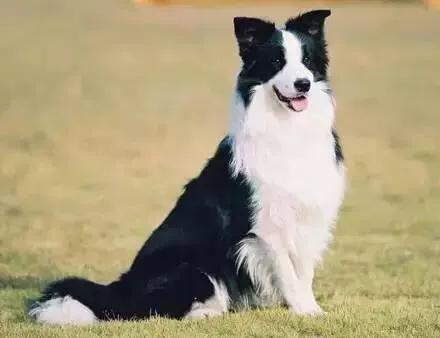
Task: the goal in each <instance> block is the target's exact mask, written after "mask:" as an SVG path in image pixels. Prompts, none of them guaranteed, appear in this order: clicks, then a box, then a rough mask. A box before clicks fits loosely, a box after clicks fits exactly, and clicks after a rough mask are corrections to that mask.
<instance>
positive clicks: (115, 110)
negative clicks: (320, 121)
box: [0, 0, 440, 337]
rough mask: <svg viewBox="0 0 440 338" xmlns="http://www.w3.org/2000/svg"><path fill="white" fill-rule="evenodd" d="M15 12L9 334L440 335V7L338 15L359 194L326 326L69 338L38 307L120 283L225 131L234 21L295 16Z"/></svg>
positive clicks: (110, 5) (328, 287)
mask: <svg viewBox="0 0 440 338" xmlns="http://www.w3.org/2000/svg"><path fill="white" fill-rule="evenodd" d="M1 7H2V9H1V11H0V22H1V29H0V51H1V58H0V60H1V61H0V74H1V81H0V336H1V337H16V336H29V337H55V336H70V337H84V336H92V337H93V336H114V337H121V336H127V337H129V336H170V337H177V336H178V337H188V336H201V337H203V336H236V337H243V336H254V337H256V336H272V337H276V336H292V337H294V336H313V337H316V336H340V337H354V336H364V337H376V336H395V337H402V336H418V337H434V336H437V337H438V336H440V315H439V313H440V259H439V257H440V226H439V225H440V210H439V203H440V155H439V151H438V149H439V148H440V135H439V132H438V130H439V125H440V124H439V123H440V114H439V108H438V107H439V104H440V102H439V100H438V98H439V93H440V80H439V76H438V74H439V73H440V63H439V60H440V43H439V41H440V40H439V36H440V25H439V22H440V12H428V11H425V10H424V9H422V8H419V7H416V6H415V5H400V6H397V5H387V6H383V5H379V4H377V5H369V6H366V5H363V6H361V5H357V6H341V7H335V8H334V14H333V16H332V17H331V18H330V20H329V26H328V32H329V34H328V36H329V40H330V48H331V56H332V73H333V83H334V86H335V88H336V93H337V99H338V129H339V131H340V134H341V137H342V140H343V145H344V148H345V154H346V158H347V166H348V173H349V176H350V184H349V191H348V193H347V198H346V201H345V203H344V207H343V210H342V213H341V218H340V221H339V224H338V227H337V230H336V234H335V242H334V244H333V245H332V247H331V249H330V251H329V253H328V254H327V255H326V258H325V261H324V264H323V265H322V267H321V268H320V269H319V271H318V274H317V279H316V283H315V289H316V294H317V297H318V299H319V301H320V303H321V305H322V306H323V308H324V309H325V310H326V311H328V313H329V314H328V316H327V317H325V318H301V317H296V316H294V315H291V314H289V313H288V312H287V311H286V310H284V309H268V310H260V311H252V312H247V313H239V314H231V315H227V316H224V317H222V318H216V319H213V320H209V321H205V320H202V321H181V322H179V321H172V320H166V319H153V320H149V321H143V322H138V323H134V322H126V323H105V324H99V325H96V326H93V327H87V328H72V327H65V328H64V327H63V328H60V327H45V326H41V325H37V324H35V323H33V322H31V321H30V320H28V319H27V318H26V316H25V312H24V311H25V304H26V301H27V300H28V299H29V298H32V297H35V296H36V295H38V292H39V290H41V288H42V287H43V286H44V285H45V284H46V283H47V282H48V281H50V280H53V279H55V278H57V277H60V276H66V275H80V276H84V277H88V278H92V279H94V280H97V281H100V282H109V281H111V280H113V279H114V278H116V277H117V276H118V274H119V273H121V272H123V271H124V270H125V269H126V268H127V267H128V266H129V264H130V262H131V260H132V259H133V256H134V255H135V254H136V252H137V250H138V249H139V248H140V246H141V245H142V243H143V241H144V240H145V239H146V237H147V236H148V234H149V233H150V232H151V230H152V229H153V228H154V227H155V226H157V224H158V223H159V222H160V221H161V219H163V217H164V216H165V215H166V213H167V211H168V210H169V209H170V207H171V206H172V204H173V202H174V200H175V198H176V196H177V195H178V194H179V192H180V191H181V187H182V185H183V183H185V182H186V180H187V179H188V178H191V177H192V176H194V175H195V174H196V173H197V172H198V170H199V169H200V168H201V166H202V164H203V163H204V161H205V160H206V158H207V157H208V156H210V154H212V152H213V150H214V149H215V146H216V144H217V142H218V141H219V139H220V138H221V137H222V135H223V134H224V133H225V130H226V128H227V119H228V108H229V102H230V95H231V88H232V86H233V82H234V74H235V72H236V70H237V67H238V57H237V51H236V47H235V42H234V38H233V32H232V24H231V21H232V17H233V16H234V15H260V16H266V17H270V18H273V19H276V20H277V21H278V22H279V23H281V22H282V20H283V19H285V17H286V16H287V15H294V14H295V13H296V12H297V9H295V8H293V7H286V6H284V7H261V6H260V7H254V8H247V7H224V8H202V9H192V8H185V7H183V8H182V7H180V8H150V7H136V6H132V5H131V4H130V3H129V2H128V1H122V0H119V1H118V0H107V1H104V0H102V1H87V0H81V1H49V0H38V1H37V0H28V1H22V2H19V1H9V2H6V1H4V2H3V3H2V5H1ZM176 163H177V165H176Z"/></svg>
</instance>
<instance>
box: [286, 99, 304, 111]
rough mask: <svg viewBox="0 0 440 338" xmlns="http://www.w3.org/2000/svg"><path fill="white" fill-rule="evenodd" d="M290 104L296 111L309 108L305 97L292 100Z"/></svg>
mask: <svg viewBox="0 0 440 338" xmlns="http://www.w3.org/2000/svg"><path fill="white" fill-rule="evenodd" d="M290 105H291V106H292V107H293V109H294V110H295V111H303V110H305V109H307V106H308V100H307V98H305V97H301V98H297V99H292V100H290Z"/></svg>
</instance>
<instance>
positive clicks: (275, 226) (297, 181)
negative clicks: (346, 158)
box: [29, 10, 345, 324]
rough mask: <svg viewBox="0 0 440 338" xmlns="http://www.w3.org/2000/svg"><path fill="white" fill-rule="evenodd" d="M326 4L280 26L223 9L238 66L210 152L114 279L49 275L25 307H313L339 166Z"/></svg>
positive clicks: (186, 312) (338, 192)
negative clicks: (227, 113) (226, 123)
mask: <svg viewBox="0 0 440 338" xmlns="http://www.w3.org/2000/svg"><path fill="white" fill-rule="evenodd" d="M329 15H330V11H328V10H317V11H311V12H308V13H305V14H302V15H299V16H297V17H295V18H292V19H289V20H288V21H287V22H286V24H285V26H284V28H282V29H278V28H276V27H275V25H274V24H273V23H272V22H267V21H263V20H260V19H256V18H247V17H237V18H235V19H234V28H235V35H236V37H237V41H238V45H239V50H240V57H241V59H242V61H243V65H242V68H241V71H240V73H239V75H238V79H237V87H236V90H235V94H234V104H233V108H232V117H231V124H230V130H229V133H228V135H227V136H226V137H225V138H224V139H223V140H222V141H221V142H220V145H219V146H218V149H217V151H216V153H215V155H214V157H212V158H211V159H210V160H209V161H208V163H207V164H206V166H205V167H204V168H203V170H202V172H201V173H200V175H199V176H198V177H197V178H195V179H193V180H192V181H190V182H189V183H188V184H187V185H186V187H185V191H184V193H183V194H182V195H181V196H180V198H179V199H178V201H177V203H176V205H175V206H174V208H173V209H172V211H171V212H170V214H169V215H168V217H167V218H166V219H165V220H164V221H163V223H162V224H161V225H160V226H159V228H157V229H156V230H155V231H154V232H153V234H152V235H151V237H150V238H149V239H148V240H147V241H146V243H145V244H144V246H143V248H142V249H141V250H140V251H139V253H138V255H137V257H136V258H135V260H134V262H133V265H132V266H131V268H130V269H129V270H128V272H126V273H124V274H122V276H121V277H120V278H119V280H117V281H115V282H113V283H110V284H109V285H100V284H96V283H94V282H91V281H88V280H84V279H80V278H66V279H64V280H60V281H56V282H54V283H53V284H51V285H50V286H49V287H48V288H47V289H46V290H45V291H44V293H43V295H42V297H41V299H40V300H39V301H38V302H36V303H35V304H34V305H33V307H32V308H31V309H30V311H29V315H30V316H31V317H33V318H35V319H36V320H37V321H38V322H41V323H48V324H90V323H93V322H96V321H99V320H110V319H143V318H148V317H150V316H156V315H158V316H166V317H171V318H204V317H212V316H218V315H221V314H223V313H226V312H228V311H235V310H240V309H246V308H252V307H265V306H271V305H276V304H280V305H285V306H287V307H288V308H289V309H290V310H291V311H292V312H294V313H296V314H312V315H314V314H322V313H323V310H322V309H321V308H320V306H319V305H318V303H317V302H316V300H315V297H314V294H313V290H312V282H313V274H314V268H315V266H316V264H317V263H318V262H319V261H320V259H321V257H322V254H323V253H324V251H325V250H326V249H327V247H328V245H329V242H330V240H331V237H332V235H331V233H332V228H333V225H334V223H335V220H336V217H337V214H338V209H339V207H340V205H341V202H342V199H343V195H344V177H345V169H344V165H343V163H342V162H343V156H342V152H341V147H340V145H339V143H338V136H337V134H336V132H335V129H334V114H335V112H334V108H335V107H334V101H333V96H332V92H331V89H330V88H329V83H328V78H327V65H328V56H327V49H326V41H325V38H324V32H323V27H324V21H325V19H326V17H328V16H329Z"/></svg>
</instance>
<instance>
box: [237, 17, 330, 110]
mask: <svg viewBox="0 0 440 338" xmlns="http://www.w3.org/2000/svg"><path fill="white" fill-rule="evenodd" d="M329 15H330V11H328V10H319V11H312V12H308V13H305V14H303V15H299V16H297V17H295V18H292V19H289V20H288V21H287V22H286V25H285V29H286V30H287V31H290V32H293V33H295V35H296V36H297V37H298V38H299V39H300V40H301V42H302V48H303V63H304V65H306V67H307V68H309V69H310V71H311V72H312V73H313V75H314V80H315V81H322V80H325V81H327V80H328V76H327V68H328V63H329V60H328V55H327V43H326V41H325V37H324V30H323V26H324V20H325V18H326V17H327V16H329ZM234 28H235V35H236V38H237V42H238V47H239V53H240V56H241V59H242V61H243V66H242V69H241V72H240V74H239V76H238V82H237V90H238V92H239V93H240V95H241V97H242V99H243V102H244V104H245V106H247V105H248V104H249V102H250V100H251V97H252V93H253V92H252V89H253V88H254V87H255V86H256V85H259V84H262V83H265V82H267V81H269V80H270V79H271V78H273V77H274V76H275V75H276V74H277V73H278V72H279V71H280V70H281V69H282V68H283V67H284V65H285V64H286V58H285V50H284V47H283V37H282V34H281V31H280V30H279V29H277V28H275V25H274V24H273V23H272V22H269V21H264V20H260V19H256V18H246V17H239V18H235V19H234Z"/></svg>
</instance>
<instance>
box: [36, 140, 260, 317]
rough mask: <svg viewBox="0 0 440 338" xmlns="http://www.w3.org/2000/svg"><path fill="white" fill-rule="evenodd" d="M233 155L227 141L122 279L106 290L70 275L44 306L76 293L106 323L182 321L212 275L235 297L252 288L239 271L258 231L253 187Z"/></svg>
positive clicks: (208, 289)
mask: <svg viewBox="0 0 440 338" xmlns="http://www.w3.org/2000/svg"><path fill="white" fill-rule="evenodd" d="M231 157H232V153H231V145H230V141H229V139H228V138H225V139H224V140H223V141H222V142H221V143H220V145H219V147H218V149H217V152H216V153H215V155H214V157H212V158H211V159H210V160H209V161H208V163H207V164H206V166H205V168H204V169H203V170H202V172H201V173H200V175H199V176H198V177H197V178H195V179H193V180H191V181H190V182H189V183H188V184H187V185H186V187H185V190H184V192H183V194H182V195H181V196H180V198H179V199H178V200H177V203H176V205H175V206H174V208H173V209H172V211H171V212H170V214H169V215H168V217H166V219H165V220H164V221H163V223H162V224H161V225H160V226H159V227H158V228H157V229H156V230H155V231H154V232H153V234H152V235H151V236H150V238H149V239H148V240H147V241H146V243H145V244H144V246H143V247H142V249H141V250H140V251H139V253H138V255H137V256H136V258H135V260H134V262H133V264H132V266H131V268H130V269H129V271H127V272H126V273H124V274H123V275H122V276H121V277H120V279H119V280H117V281H115V282H113V283H111V284H109V285H107V286H104V285H99V284H96V283H93V282H90V281H86V280H83V279H79V278H67V279H64V280H61V281H57V282H55V283H53V284H51V285H50V286H49V287H48V288H47V289H46V291H45V292H44V294H43V296H42V298H41V299H40V301H44V300H48V299H50V298H53V297H58V296H66V295H70V296H71V297H72V298H74V299H76V300H78V301H79V302H81V303H83V304H84V305H86V306H87V307H89V308H90V309H91V310H92V311H93V312H94V313H95V316H96V317H98V318H99V319H103V320H106V319H113V318H114V319H139V318H145V317H149V316H150V315H162V316H168V317H172V318H181V317H182V316H184V315H185V313H186V312H188V310H189V309H190V307H191V304H192V303H193V302H194V301H195V300H197V301H201V302H202V301H204V300H206V299H207V298H209V297H210V296H212V294H213V292H214V290H213V285H212V283H211V282H210V281H209V279H208V277H207V275H206V274H208V275H209V276H211V277H213V278H219V279H222V280H223V281H227V283H228V285H227V286H228V291H229V292H230V293H231V294H232V295H234V293H241V292H243V291H245V290H246V289H249V288H252V286H251V284H250V281H249V279H248V278H247V276H246V275H245V274H244V273H242V272H239V273H238V274H237V272H236V266H235V257H234V255H235V251H236V246H237V243H238V242H239V241H240V240H242V239H243V238H244V237H245V236H246V234H247V232H248V231H249V230H250V227H251V223H250V222H251V221H250V220H251V214H252V210H251V207H250V205H251V203H250V197H251V190H250V186H249V184H248V183H247V182H246V180H245V179H244V177H243V176H242V175H240V174H239V175H237V176H234V175H233V174H232V172H231V169H230V162H231Z"/></svg>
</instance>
